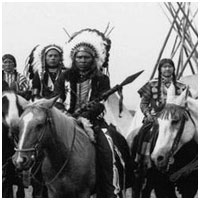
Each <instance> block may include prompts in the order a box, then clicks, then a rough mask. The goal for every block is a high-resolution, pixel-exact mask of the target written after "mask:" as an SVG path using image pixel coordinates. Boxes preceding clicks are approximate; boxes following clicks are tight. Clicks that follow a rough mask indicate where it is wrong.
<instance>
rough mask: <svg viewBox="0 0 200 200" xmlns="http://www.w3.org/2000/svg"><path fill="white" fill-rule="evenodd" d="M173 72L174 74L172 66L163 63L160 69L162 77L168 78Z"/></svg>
mask: <svg viewBox="0 0 200 200" xmlns="http://www.w3.org/2000/svg"><path fill="white" fill-rule="evenodd" d="M173 72H174V67H173V66H172V65H170V64H169V63H165V64H163V66H162V67H161V74H162V75H163V76H164V77H170V76H172V74H173Z"/></svg>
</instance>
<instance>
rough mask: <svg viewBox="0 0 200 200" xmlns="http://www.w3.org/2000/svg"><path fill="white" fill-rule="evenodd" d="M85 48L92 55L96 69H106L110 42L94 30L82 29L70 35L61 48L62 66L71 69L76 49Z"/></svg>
mask: <svg viewBox="0 0 200 200" xmlns="http://www.w3.org/2000/svg"><path fill="white" fill-rule="evenodd" d="M81 46H85V47H87V48H90V49H91V51H93V53H94V58H95V61H96V65H97V68H98V69H99V70H101V71H102V70H103V68H107V65H108V59H109V50H110V46H111V41H110V39H109V38H106V37H105V35H104V34H103V33H101V32H100V31H98V30H96V29H89V28H88V29H83V30H81V31H79V32H76V33H75V34H74V35H72V36H71V37H70V39H69V41H68V42H67V43H66V44H65V46H64V48H63V64H64V66H65V67H66V68H71V67H72V63H73V59H74V55H75V53H76V51H77V49H78V48H80V47H81Z"/></svg>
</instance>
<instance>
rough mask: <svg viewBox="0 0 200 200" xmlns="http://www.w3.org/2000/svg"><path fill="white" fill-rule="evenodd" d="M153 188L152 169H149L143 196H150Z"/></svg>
mask: <svg viewBox="0 0 200 200" xmlns="http://www.w3.org/2000/svg"><path fill="white" fill-rule="evenodd" d="M152 190H153V176H152V173H151V169H150V170H148V171H147V176H146V183H145V187H144V189H143V190H142V198H150V197H151V192H152Z"/></svg>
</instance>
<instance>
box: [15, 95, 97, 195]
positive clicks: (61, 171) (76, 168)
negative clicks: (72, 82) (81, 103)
mask: <svg viewBox="0 0 200 200" xmlns="http://www.w3.org/2000/svg"><path fill="white" fill-rule="evenodd" d="M55 100H56V99H55V98H53V99H49V100H46V99H42V100H39V101H38V102H35V103H33V104H31V105H29V106H28V107H27V108H26V109H25V111H24V112H23V114H22V115H21V117H20V121H19V142H18V147H17V149H16V153H15V155H14V157H13V162H14V163H15V165H16V167H17V168H18V169H24V170H27V169H29V168H31V167H32V166H33V163H34V161H35V159H36V158H37V155H38V154H41V153H42V154H43V155H44V157H43V159H42V161H41V165H42V176H43V179H44V183H41V184H45V185H46V186H47V188H48V196H49V197H90V195H91V194H92V192H93V191H94V187H95V148H94V145H93V144H92V143H91V142H90V140H89V138H88V136H87V134H86V133H85V132H84V131H83V129H81V128H80V127H79V125H78V124H77V123H76V121H75V119H74V118H72V117H70V116H67V115H66V114H64V113H62V112H61V111H60V110H58V109H57V108H55V107H53V104H54V103H55Z"/></svg>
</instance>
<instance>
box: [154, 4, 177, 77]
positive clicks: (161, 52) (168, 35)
mask: <svg viewBox="0 0 200 200" xmlns="http://www.w3.org/2000/svg"><path fill="white" fill-rule="evenodd" d="M179 10H180V8H178V9H177V11H176V15H175V18H174V20H173V22H172V24H171V27H170V29H169V32H168V33H167V36H166V38H165V41H164V44H163V46H162V48H161V51H160V53H159V56H158V58H157V61H156V64H155V67H154V69H153V72H152V74H151V76H150V79H152V78H153V77H154V74H155V72H156V70H157V67H158V64H159V61H160V58H161V56H162V54H163V51H164V48H165V46H166V44H167V41H168V39H169V37H170V34H171V32H172V29H173V26H174V23H175V21H176V17H177V16H178V13H179Z"/></svg>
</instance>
